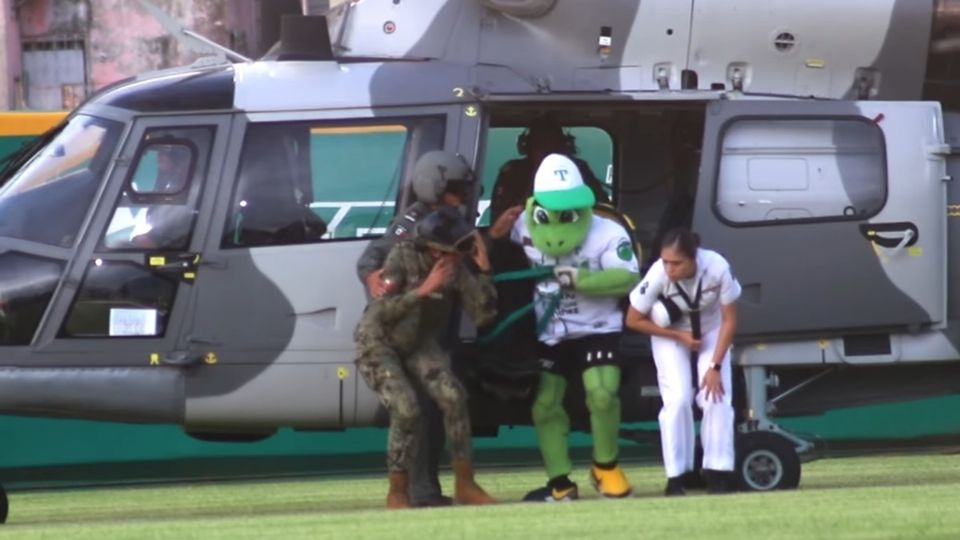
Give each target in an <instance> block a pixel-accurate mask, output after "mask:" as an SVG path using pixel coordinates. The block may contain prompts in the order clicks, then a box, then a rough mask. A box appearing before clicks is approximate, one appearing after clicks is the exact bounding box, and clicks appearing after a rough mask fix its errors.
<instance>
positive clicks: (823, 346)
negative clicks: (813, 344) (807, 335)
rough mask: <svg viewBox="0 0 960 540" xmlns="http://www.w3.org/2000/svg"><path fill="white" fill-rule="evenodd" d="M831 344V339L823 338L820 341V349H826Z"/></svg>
mask: <svg viewBox="0 0 960 540" xmlns="http://www.w3.org/2000/svg"><path fill="white" fill-rule="evenodd" d="M829 344H830V342H829V341H827V340H825V339H821V340H820V342H819V345H820V350H824V349H826V348H827V345H829Z"/></svg>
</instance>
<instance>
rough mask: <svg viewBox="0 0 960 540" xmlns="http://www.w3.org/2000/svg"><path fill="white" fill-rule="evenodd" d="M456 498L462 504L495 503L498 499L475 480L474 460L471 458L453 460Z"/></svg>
mask: <svg viewBox="0 0 960 540" xmlns="http://www.w3.org/2000/svg"><path fill="white" fill-rule="evenodd" d="M453 474H454V497H453V498H454V500H455V501H457V502H458V503H460V504H494V503H496V502H497V501H495V500H494V499H493V497H491V496H490V495H487V492H486V491H484V490H483V488H481V487H480V486H478V485H477V483H476V482H475V481H474V480H473V462H472V461H470V460H469V459H455V460H454V461H453Z"/></svg>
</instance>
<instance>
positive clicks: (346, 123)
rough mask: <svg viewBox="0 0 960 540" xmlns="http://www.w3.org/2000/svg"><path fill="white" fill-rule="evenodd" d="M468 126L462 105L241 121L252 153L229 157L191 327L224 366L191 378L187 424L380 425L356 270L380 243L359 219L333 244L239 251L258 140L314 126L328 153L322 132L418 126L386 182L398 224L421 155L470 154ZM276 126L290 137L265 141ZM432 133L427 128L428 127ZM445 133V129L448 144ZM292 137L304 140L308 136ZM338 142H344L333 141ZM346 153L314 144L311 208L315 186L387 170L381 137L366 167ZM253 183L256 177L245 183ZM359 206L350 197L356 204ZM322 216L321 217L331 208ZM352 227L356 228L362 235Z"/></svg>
mask: <svg viewBox="0 0 960 540" xmlns="http://www.w3.org/2000/svg"><path fill="white" fill-rule="evenodd" d="M463 117H464V113H463V112H462V108H461V107H460V106H458V105H457V104H452V103H451V104H440V105H423V106H398V107H382V108H378V107H374V108H356V109H336V110H326V111H296V112H289V111H287V112H256V113H247V114H243V115H238V117H237V121H236V125H235V126H234V132H233V138H234V139H235V140H237V141H243V144H235V145H233V146H232V147H231V148H230V150H229V155H228V156H227V163H228V166H227V167H226V169H225V170H224V178H225V179H226V180H224V181H223V182H221V184H220V189H219V192H218V194H217V206H216V208H215V210H214V213H213V218H212V220H211V222H210V227H209V230H208V232H207V235H206V241H205V245H204V249H203V252H204V257H205V261H206V264H207V265H208V267H209V268H208V270H209V271H208V272H205V273H201V274H200V275H199V276H198V289H199V291H200V292H199V295H198V299H197V304H196V310H195V312H194V314H193V316H194V320H193V322H192V324H191V325H190V326H191V334H192V339H193V340H194V343H193V345H192V347H193V350H198V351H205V352H208V353H211V354H213V355H215V356H216V358H217V362H216V365H204V366H199V368H198V369H197V370H194V371H192V372H191V373H190V376H189V377H187V379H186V381H185V382H186V394H187V401H186V415H185V416H186V419H185V424H186V425H188V426H190V427H191V428H202V427H205V426H223V425H224V424H237V423H238V422H240V423H241V425H239V426H238V427H237V428H236V429H245V430H258V429H269V428H271V427H276V426H293V427H298V428H304V429H339V428H345V427H350V426H354V425H370V424H373V423H375V422H376V421H377V419H378V418H379V416H378V415H379V414H380V411H381V405H380V402H379V399H378V398H377V396H376V394H374V393H373V392H372V391H371V390H369V389H368V388H367V386H366V384H365V383H364V382H363V381H362V380H361V379H360V377H359V376H358V375H357V373H356V369H355V364H354V360H355V346H354V341H353V331H354V328H355V327H356V324H357V322H358V321H359V319H360V316H361V314H362V312H363V310H364V307H365V305H366V297H365V294H364V292H363V287H362V285H361V283H360V280H359V279H358V278H357V275H356V271H355V265H356V261H357V259H358V258H359V257H360V255H361V253H362V252H363V251H364V249H365V248H366V246H367V245H368V244H369V237H368V236H367V235H366V233H361V232H360V227H359V225H356V222H353V224H352V225H350V224H348V226H346V228H345V229H344V230H342V231H340V230H337V231H334V232H335V234H333V236H332V237H325V238H322V239H314V240H309V241H294V242H292V243H257V242H258V241H254V242H253V243H250V242H243V241H240V242H237V241H236V240H235V239H236V238H240V239H241V240H242V239H243V238H244V237H245V236H244V235H245V234H246V233H245V232H244V229H243V228H241V226H240V225H237V223H241V224H242V223H251V222H250V221H249V220H243V221H239V222H238V219H237V215H238V213H240V212H242V209H243V208H246V209H250V208H253V206H254V205H255V204H256V203H255V202H251V201H248V200H247V199H248V198H250V196H249V195H248V194H249V193H255V192H256V191H255V190H254V191H250V188H251V187H252V186H254V185H255V184H257V183H258V182H259V181H258V178H260V176H261V175H260V173H251V174H247V173H245V172H244V167H251V171H252V170H254V167H255V162H250V164H249V165H247V164H246V160H249V159H251V158H249V157H248V156H247V153H249V155H250V156H253V155H257V153H256V152H253V151H251V150H248V149H246V147H245V146H244V145H246V144H248V140H250V141H252V140H253V139H250V138H251V137H254V136H257V137H259V139H262V140H264V141H266V142H270V141H276V140H278V138H280V137H283V136H284V132H283V128H284V125H285V124H289V125H291V127H292V128H295V127H298V126H299V129H294V130H292V131H293V132H300V131H302V128H303V127H304V126H303V124H307V127H309V132H310V134H311V144H323V143H322V142H318V141H317V140H316V139H314V138H313V137H314V136H316V135H318V134H321V135H322V134H331V133H332V134H333V135H334V139H336V136H337V135H336V134H337V133H338V130H339V132H343V133H346V134H348V135H350V134H360V135H361V136H362V135H363V134H364V133H367V130H364V129H356V128H363V127H366V128H374V131H377V129H379V128H389V127H394V128H395V127H396V125H397V124H403V125H405V126H407V128H406V129H407V135H406V138H405V139H404V142H403V152H404V153H403V154H401V155H402V156H403V158H404V161H403V165H402V167H400V168H399V169H398V170H399V172H400V174H399V176H398V177H394V176H395V175H394V174H393V173H392V171H393V170H394V169H392V168H391V174H390V175H387V176H390V177H387V178H383V186H381V187H378V188H377V189H376V193H377V197H382V198H383V201H382V202H383V203H384V204H383V205H382V208H386V210H385V212H388V213H387V214H386V215H387V216H389V217H390V218H391V219H392V216H393V215H395V213H396V212H397V211H399V209H400V208H403V207H404V206H406V205H407V204H408V203H409V201H410V199H409V179H410V175H411V173H412V171H413V167H414V162H415V156H414V155H413V154H416V155H420V154H422V153H423V152H426V151H428V150H432V149H435V148H437V147H441V148H446V149H448V150H455V151H459V150H462V149H461V138H462V137H461V129H462V118H463ZM434 119H435V120H434ZM271 125H273V127H274V128H276V129H278V130H279V131H278V133H277V137H274V138H266V137H261V136H260V135H257V133H258V131H255V129H256V128H258V127H259V133H261V135H262V133H263V132H265V131H267V130H269V129H271ZM421 125H423V126H425V127H423V128H421V127H417V126H421ZM435 128H441V129H442V135H441V134H439V132H437V131H436V130H435ZM289 137H291V139H290V140H294V139H296V137H298V135H293V134H291V135H289ZM434 137H436V138H435V139H434ZM296 140H299V139H296ZM319 141H322V139H320V140H319ZM431 141H434V142H431ZM341 142H342V141H341ZM382 142H383V141H382V140H381V141H380V143H382ZM334 143H336V141H335V140H334V141H331V143H330V144H334ZM249 144H253V143H252V142H251V143H249ZM283 144H286V143H283ZM344 144H346V147H348V148H346V149H345V150H344V154H343V155H342V154H336V155H330V154H325V153H324V152H323V148H322V147H318V148H314V147H312V146H311V149H310V152H309V153H308V156H309V163H310V175H311V178H312V179H313V180H312V182H313V184H312V186H313V188H314V190H315V194H316V195H315V198H314V199H311V200H312V201H313V202H311V203H310V206H311V208H315V204H316V203H318V202H320V203H323V202H324V200H326V199H321V198H323V197H327V196H326V195H320V193H323V190H317V189H316V188H318V187H320V186H321V184H318V183H317V182H318V179H319V180H323V179H328V180H329V182H328V183H326V184H324V185H325V186H326V187H327V188H330V187H331V186H340V187H342V188H344V189H346V188H350V189H354V187H355V186H359V185H361V184H363V182H364V179H365V178H366V177H365V175H364V173H363V171H369V170H371V167H373V165H375V164H376V162H377V160H376V159H373V157H376V155H377V154H375V152H377V151H378V150H376V148H378V147H377V144H379V143H377V142H376V140H373V139H371V141H370V145H369V146H366V145H363V146H360V148H369V150H368V151H367V152H368V155H367V159H366V160H364V159H360V158H356V157H354V158H349V157H346V156H345V153H347V151H348V150H350V149H351V148H354V147H355V145H356V144H357V143H352V142H349V141H347V142H346V143H344ZM286 147H287V148H293V150H292V151H293V153H294V155H299V156H301V157H300V159H303V152H302V150H297V149H296V148H294V147H299V144H297V145H292V146H291V145H287V146H286ZM338 148H339V147H338ZM383 155H386V154H383ZM324 159H328V160H329V162H330V168H329V169H325V168H324V167H323V165H324V163H325V162H324V161H323V160H324ZM295 162H299V161H296V159H295ZM350 167H355V169H350ZM272 170H275V169H272ZM351 173H352V174H353V176H351ZM294 175H295V173H294ZM245 176H250V178H248V179H246V180H245V179H244V178H245ZM272 181H274V182H276V183H277V185H280V184H282V183H283V182H284V179H283V178H282V177H281V175H275V176H274V177H272ZM243 182H249V184H247V185H246V186H247V187H244V188H243V192H241V191H240V187H239V186H240V185H241V183H243ZM394 182H396V185H394ZM388 183H389V184H390V187H389V189H390V190H391V192H390V195H389V196H386V197H385V196H384V195H383V194H384V193H385V191H384V188H383V187H384V186H387V184H388ZM235 190H236V191H235ZM241 193H243V194H242V195H241ZM350 197H352V195H351V196H348V197H347V200H350V201H353V200H356V199H354V198H350ZM234 199H237V200H234ZM329 200H331V201H337V200H344V199H338V198H335V197H330V198H329ZM244 203H246V204H244ZM387 203H393V204H394V205H395V209H394V210H393V211H391V210H390V209H389V205H388V204H387ZM261 208H263V207H261ZM382 208H381V209H382ZM316 209H317V211H318V213H319V212H321V211H323V210H324V209H323V207H316ZM339 213H340V212H339V211H337V212H334V215H337V214H339ZM271 215H272V214H271ZM325 221H327V222H328V223H330V222H332V221H333V219H332V218H330V217H329V216H328V217H326V218H325ZM339 223H346V221H344V220H341V221H340V222H339ZM378 223H382V222H380V221H378V222H377V223H372V224H371V225H370V227H375V226H379V225H378ZM384 226H385V225H384ZM351 227H353V228H355V229H356V230H355V231H351ZM328 228H333V227H332V226H331V227H328ZM328 232H329V231H328ZM234 280H240V281H243V283H242V284H240V283H237V282H234ZM238 291H240V293H239V294H238ZM240 313H242V315H238V314H240ZM279 396H282V398H280V397H279Z"/></svg>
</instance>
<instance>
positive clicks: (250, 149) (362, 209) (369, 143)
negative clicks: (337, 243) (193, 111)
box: [221, 118, 443, 248]
mask: <svg viewBox="0 0 960 540" xmlns="http://www.w3.org/2000/svg"><path fill="white" fill-rule="evenodd" d="M408 141H409V144H414V142H413V141H416V144H418V145H420V146H421V147H422V148H426V149H432V148H439V147H440V146H442V144H443V120H442V118H423V119H413V120H410V121H409V122H404V123H399V122H398V123H393V124H376V123H371V122H369V121H364V122H358V123H354V124H349V125H347V124H344V123H339V122H338V123H337V124H331V123H317V122H283V123H258V124H252V125H250V127H249V128H248V129H247V133H246V138H245V140H244V144H243V154H242V156H241V160H240V168H239V171H238V177H237V185H236V188H235V190H234V195H233V199H232V201H233V206H232V211H231V212H230V213H229V214H228V218H227V219H228V221H227V224H226V226H225V228H224V234H223V238H222V242H221V245H222V246H223V247H224V248H241V247H261V246H263V247H265V246H280V245H291V244H308V243H316V242H324V241H331V240H343V239H347V240H349V239H358V238H363V237H364V236H367V235H369V234H377V233H382V232H383V231H384V229H385V228H386V226H387V225H388V224H389V222H390V220H391V219H392V217H393V214H394V211H393V210H394V209H393V207H394V205H395V203H394V201H395V199H396V197H397V194H398V193H399V187H400V177H401V174H402V172H403V166H404V163H405V159H404V156H405V154H406V151H407V147H408Z"/></svg>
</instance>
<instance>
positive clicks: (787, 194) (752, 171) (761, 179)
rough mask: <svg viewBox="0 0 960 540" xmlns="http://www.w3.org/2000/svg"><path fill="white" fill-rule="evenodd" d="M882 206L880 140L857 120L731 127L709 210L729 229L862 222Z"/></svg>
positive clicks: (873, 126)
mask: <svg viewBox="0 0 960 540" xmlns="http://www.w3.org/2000/svg"><path fill="white" fill-rule="evenodd" d="M886 198H887V170H886V155H885V147H884V140H883V132H882V131H881V130H880V128H879V127H878V126H877V125H876V124H874V123H872V122H865V121H862V120H859V119H844V118H828V119H803V120H787V119H769V120H754V119H750V120H737V121H734V122H733V123H731V124H730V125H729V126H728V128H727V129H726V131H725V133H724V137H723V146H722V154H721V158H720V173H719V178H718V180H717V201H716V209H717V212H719V214H720V215H721V216H722V217H723V218H725V219H727V220H729V221H731V222H734V223H743V224H746V223H758V224H759V223H770V222H775V221H780V220H791V221H797V220H800V221H824V220H837V219H857V220H859V219H866V218H869V217H871V216H873V215H875V214H877V213H878V212H879V211H880V210H881V209H882V208H883V205H884V204H885V201H886Z"/></svg>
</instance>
